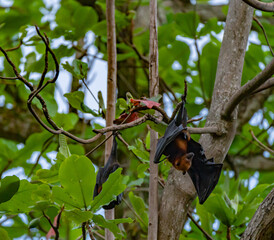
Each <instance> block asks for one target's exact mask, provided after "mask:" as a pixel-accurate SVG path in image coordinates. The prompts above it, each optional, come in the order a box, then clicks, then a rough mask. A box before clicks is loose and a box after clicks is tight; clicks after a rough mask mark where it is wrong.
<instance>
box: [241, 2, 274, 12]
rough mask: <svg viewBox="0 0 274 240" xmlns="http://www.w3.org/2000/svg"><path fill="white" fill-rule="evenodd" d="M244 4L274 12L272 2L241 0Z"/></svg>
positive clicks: (273, 3)
mask: <svg viewBox="0 0 274 240" xmlns="http://www.w3.org/2000/svg"><path fill="white" fill-rule="evenodd" d="M243 1H244V2H245V3H246V4H248V5H249V6H251V7H254V8H256V9H257V10H261V11H264V12H274V2H270V3H265V2H261V1H257V0H243Z"/></svg>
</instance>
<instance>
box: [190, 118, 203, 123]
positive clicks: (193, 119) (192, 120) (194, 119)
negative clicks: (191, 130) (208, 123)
mask: <svg viewBox="0 0 274 240" xmlns="http://www.w3.org/2000/svg"><path fill="white" fill-rule="evenodd" d="M202 119H203V117H199V118H191V119H188V120H187V123H192V122H198V121H201V120H202Z"/></svg>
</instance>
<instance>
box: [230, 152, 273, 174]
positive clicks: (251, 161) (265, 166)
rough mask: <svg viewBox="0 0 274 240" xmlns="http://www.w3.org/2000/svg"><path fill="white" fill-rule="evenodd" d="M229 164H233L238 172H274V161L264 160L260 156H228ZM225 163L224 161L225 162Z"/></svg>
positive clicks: (270, 159)
mask: <svg viewBox="0 0 274 240" xmlns="http://www.w3.org/2000/svg"><path fill="white" fill-rule="evenodd" d="M228 158H229V159H230V162H231V163H233V164H234V166H235V168H236V169H238V170H239V171H247V170H254V171H274V159H273V158H265V157H264V156H262V155H250V156H246V157H245V156H239V155H235V156H228ZM225 163H226V161H225Z"/></svg>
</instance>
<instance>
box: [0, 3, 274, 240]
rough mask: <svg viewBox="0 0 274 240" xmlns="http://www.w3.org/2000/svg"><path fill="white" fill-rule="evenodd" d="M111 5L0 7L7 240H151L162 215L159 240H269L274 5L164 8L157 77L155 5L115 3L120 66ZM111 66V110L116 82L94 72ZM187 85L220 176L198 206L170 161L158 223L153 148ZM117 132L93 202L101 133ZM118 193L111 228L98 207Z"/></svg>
mask: <svg viewBox="0 0 274 240" xmlns="http://www.w3.org/2000/svg"><path fill="white" fill-rule="evenodd" d="M244 2H246V3H247V4H246V3H244ZM250 2H251V3H250ZM106 4H107V3H106V2H105V1H101V0H97V1H87V0H59V1H57V0H56V1H42V0H32V1H27V0H14V1H9V0H7V1H4V2H3V3H2V2H0V31H1V34H0V47H1V48H0V50H1V53H0V83H1V84H0V129H1V131H0V149H1V152H0V179H1V182H0V217H1V219H0V238H1V239H3V240H8V239H18V238H19V239H22V238H23V237H26V238H27V239H38V238H39V239H40V238H42V237H44V238H45V237H46V238H48V239H49V238H53V239H80V238H81V237H82V238H83V239H85V238H86V236H89V237H90V238H91V239H104V237H103V236H104V232H105V229H108V230H109V231H110V232H112V233H113V234H114V236H115V238H116V239H148V236H149V239H152V238H151V235H150V233H149V232H150V231H152V230H150V229H149V219H150V216H151V215H150V214H154V216H157V218H159V220H158V221H159V223H158V225H157V228H158V230H157V228H156V232H157V234H158V239H228V240H230V239H240V238H242V239H252V238H250V236H255V235H254V234H255V233H254V232H256V234H257V235H256V236H258V239H270V238H269V237H270V236H274V233H273V228H271V227H270V228H269V224H268V223H269V222H271V221H272V222H273V219H274V210H273V209H274V208H273V204H274V203H273V202H274V201H272V200H273V195H274V191H273V190H272V189H273V184H274V182H273V171H274V158H273V156H274V150H273V141H274V132H273V124H274V121H273V119H274V111H273V110H274V108H273V106H274V95H273V86H274V84H273V79H274V78H273V74H274V60H273V57H274V53H273V50H272V48H273V46H274V26H273V25H274V18H273V2H271V1H257V0H253V1H251V0H250V1H249V0H243V1H242V0H231V1H230V3H229V4H221V5H220V4H217V3H216V1H207V0H199V1H195V2H194V1H189V0H183V1H176V0H173V1H158V9H157V11H156V12H157V14H158V16H157V23H158V29H157V30H158V40H157V44H158V53H159V65H158V67H157V68H158V71H157V68H155V69H154V70H153V68H152V67H151V64H150V63H151V59H152V58H153V57H151V55H150V40H151V38H152V37H151V35H150V32H149V27H150V25H149V24H150V19H149V15H150V12H149V4H150V1H145V0H140V1H123V0H117V1H116V2H115V23H116V25H115V30H116V37H112V41H114V42H115V44H116V48H115V49H116V51H117V58H116V60H115V59H114V57H113V55H111V56H110V53H109V51H108V46H107V43H108V40H109V37H108V36H109V35H108V33H109V32H108V30H107V29H108V28H107V25H108V21H107V17H108V15H107V12H106V11H107V9H108V8H107V5H106ZM248 4H249V5H251V6H253V7H255V8H256V9H257V10H256V11H254V9H253V8H252V7H251V6H249V5H248ZM267 10H269V11H267ZM114 36H115V35H114ZM155 49H157V48H155ZM110 59H111V60H114V61H115V63H116V62H117V74H116V72H113V74H114V75H115V76H117V86H114V87H113V88H111V91H112V92H113V93H114V98H115V95H117V96H116V100H115V102H113V103H111V102H107V101H106V100H107V99H106V98H107V96H106V94H105V93H106V92H107V91H106V89H104V88H103V87H102V89H101V91H99V92H96V91H94V89H93V87H94V86H95V85H96V86H97V87H98V86H99V87H100V86H101V85H102V83H103V82H104V83H106V82H107V79H100V78H98V77H96V75H97V74H98V72H99V71H101V72H102V71H107V70H106V69H105V68H104V67H101V68H97V66H98V65H96V64H98V63H99V62H100V63H101V62H103V63H105V64H106V63H107V61H108V60H110ZM108 63H109V62H108ZM104 66H105V65H104ZM109 66H110V63H109ZM109 71H110V70H108V72H109ZM152 71H154V73H153V74H154V75H153V74H152V73H151V72H152ZM150 74H152V78H153V79H156V80H157V81H158V82H157V84H158V83H159V93H158V92H157V91H158V90H157V91H155V89H154V87H151V86H154V85H153V84H152V85H150V84H151V83H150V79H151V75H150ZM112 76H113V75H112ZM68 78H69V79H68ZM108 78H110V76H108ZM185 82H187V102H186V105H185V107H186V109H187V113H188V119H189V121H188V130H189V132H190V134H191V138H193V139H194V140H195V141H197V142H198V141H199V143H200V144H201V145H202V146H203V148H204V150H205V154H206V156H207V158H212V157H213V158H214V160H215V161H216V162H218V163H221V162H223V163H224V166H223V170H222V173H221V176H220V179H219V182H218V184H217V186H216V188H215V189H214V191H213V192H212V194H211V195H210V196H209V198H208V199H207V200H206V202H205V203H204V204H202V205H201V204H199V202H198V200H197V198H196V192H195V189H194V187H193V184H192V182H191V181H190V178H189V176H188V175H187V174H186V175H182V172H179V171H177V170H176V169H174V168H173V166H172V164H171V163H170V162H168V161H164V162H162V163H160V164H159V165H158V168H159V169H158V170H157V171H158V177H157V178H156V181H157V182H158V183H157V184H158V190H159V193H158V194H157V195H156V201H157V199H158V202H159V215H158V213H157V211H156V212H155V211H154V213H152V210H151V206H149V193H151V191H152V190H151V188H150V187H149V177H150V176H151V171H152V166H151V165H150V154H152V152H153V151H154V150H153V148H154V147H155V146H153V143H155V144H156V141H155V140H153V139H155V137H157V134H158V137H159V138H160V137H162V136H163V135H164V132H165V129H166V127H167V124H168V123H169V122H170V120H171V119H173V118H174V115H175V113H176V110H177V109H178V107H179V103H180V97H181V95H183V94H185V91H186V83H185ZM109 89H110V87H109ZM109 89H108V90H109ZM60 96H61V98H60ZM108 98H109V95H108ZM60 99H61V100H60ZM92 101H93V102H92ZM91 102H92V103H91ZM111 104H114V105H113V110H112V111H114V110H115V120H114V125H113V126H110V127H109V125H111V123H112V120H113V119H111V120H109V124H107V126H106V123H105V119H106V118H108V117H106V116H108V111H109V105H111ZM61 109H62V110H61ZM64 109H65V110H64ZM113 113H114V112H113ZM150 130H154V132H152V133H151V131H150ZM115 131H119V134H118V135H117V137H116V138H117V143H118V152H117V156H118V157H117V159H118V161H119V163H120V168H118V169H117V170H116V171H115V172H113V173H112V174H110V175H109V178H108V179H107V181H106V182H105V183H104V184H103V187H102V191H101V192H100V194H99V195H98V196H96V197H95V198H93V189H94V186H95V183H96V174H97V172H98V168H99V167H102V166H104V159H105V152H107V151H105V148H104V147H103V146H104V144H106V145H107V148H108V149H111V144H112V141H111V140H105V137H104V135H107V136H109V135H111V133H113V132H115ZM156 133H157V134H156ZM107 139H108V138H107ZM151 139H152V140H153V141H152V142H153V143H152V144H151ZM155 144H154V145H155ZM106 155H107V154H106ZM106 159H107V157H106ZM122 192H123V199H122V203H121V204H120V205H118V206H116V207H115V215H116V216H115V219H111V220H109V219H106V218H105V217H104V215H103V214H102V213H103V212H102V210H101V209H102V206H104V205H107V204H108V203H110V202H111V201H113V200H114V199H116V197H117V195H119V194H121V193H122ZM271 199H272V200H271ZM260 204H261V206H260ZM264 206H266V207H268V208H269V209H271V208H272V211H269V212H267V211H264V209H265V208H264ZM156 209H157V208H156ZM256 210H257V213H255V212H256ZM257 214H261V216H262V217H263V219H261V220H260V222H259V221H258V220H257V221H255V220H256V217H257ZM252 218H253V219H252ZM251 219H252V220H251ZM153 231H155V230H153ZM248 237H249V238H248ZM259 237H264V238H259Z"/></svg>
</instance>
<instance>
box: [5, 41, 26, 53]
mask: <svg viewBox="0 0 274 240" xmlns="http://www.w3.org/2000/svg"><path fill="white" fill-rule="evenodd" d="M22 44H23V40H22V39H20V42H19V44H18V45H17V46H16V47H13V48H9V49H5V51H6V52H11V51H14V50H17V49H19V48H20V47H21V46H22Z"/></svg>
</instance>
